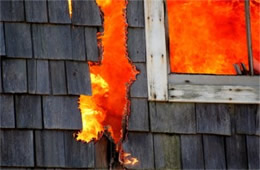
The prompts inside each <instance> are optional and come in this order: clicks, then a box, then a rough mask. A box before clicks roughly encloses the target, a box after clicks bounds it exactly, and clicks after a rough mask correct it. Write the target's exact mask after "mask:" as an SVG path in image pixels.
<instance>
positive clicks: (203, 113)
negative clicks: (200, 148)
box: [196, 104, 231, 135]
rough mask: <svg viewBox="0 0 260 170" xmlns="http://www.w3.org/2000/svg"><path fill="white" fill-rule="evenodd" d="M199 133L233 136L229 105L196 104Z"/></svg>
mask: <svg viewBox="0 0 260 170" xmlns="http://www.w3.org/2000/svg"><path fill="white" fill-rule="evenodd" d="M196 116H197V132H199V133H208V134H222V135H230V134H231V123H230V122H231V121H230V111H229V107H228V105H227V104H196Z"/></svg>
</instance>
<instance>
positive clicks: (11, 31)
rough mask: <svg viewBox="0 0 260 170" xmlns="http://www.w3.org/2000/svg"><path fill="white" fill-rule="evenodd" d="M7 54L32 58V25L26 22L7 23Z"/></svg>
mask: <svg viewBox="0 0 260 170" xmlns="http://www.w3.org/2000/svg"><path fill="white" fill-rule="evenodd" d="M4 25H5V40H6V55H7V56H8V57H17V58H32V42H31V26H30V24H24V23H5V24H4Z"/></svg>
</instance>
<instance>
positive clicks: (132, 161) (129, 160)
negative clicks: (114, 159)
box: [122, 153, 139, 166]
mask: <svg viewBox="0 0 260 170" xmlns="http://www.w3.org/2000/svg"><path fill="white" fill-rule="evenodd" d="M122 160H123V164H124V165H127V166H129V165H130V166H133V165H136V164H137V163H138V162H139V161H138V159H137V158H134V157H132V156H131V154H130V153H123V159H122Z"/></svg>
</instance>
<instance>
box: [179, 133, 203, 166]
mask: <svg viewBox="0 0 260 170" xmlns="http://www.w3.org/2000/svg"><path fill="white" fill-rule="evenodd" d="M181 157H182V168H183V169H204V160H203V146H202V139H201V136H200V135H181Z"/></svg>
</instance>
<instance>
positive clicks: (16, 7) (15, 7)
mask: <svg viewBox="0 0 260 170" xmlns="http://www.w3.org/2000/svg"><path fill="white" fill-rule="evenodd" d="M23 4H24V3H23V0H7V1H3V0H2V1H0V21H24V5H23Z"/></svg>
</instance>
